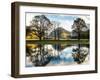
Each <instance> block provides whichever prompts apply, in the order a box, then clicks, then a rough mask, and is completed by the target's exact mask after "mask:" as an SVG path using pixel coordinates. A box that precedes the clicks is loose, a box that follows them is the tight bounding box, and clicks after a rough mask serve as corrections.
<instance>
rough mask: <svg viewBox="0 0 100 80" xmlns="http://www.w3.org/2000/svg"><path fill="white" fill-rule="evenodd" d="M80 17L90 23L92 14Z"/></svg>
mask: <svg viewBox="0 0 100 80" xmlns="http://www.w3.org/2000/svg"><path fill="white" fill-rule="evenodd" d="M77 17H79V18H82V19H83V20H85V22H86V23H90V16H77Z"/></svg>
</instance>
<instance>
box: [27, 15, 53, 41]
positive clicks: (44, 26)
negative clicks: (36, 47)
mask: <svg viewBox="0 0 100 80" xmlns="http://www.w3.org/2000/svg"><path fill="white" fill-rule="evenodd" d="M51 25H52V24H51V22H50V20H49V19H48V18H47V17H46V16H45V15H38V16H34V18H33V20H32V21H31V25H30V29H29V30H30V32H31V31H32V32H34V35H36V36H37V37H38V38H39V39H40V40H42V38H44V36H45V35H46V34H45V33H46V31H48V30H49V29H50V28H51ZM29 30H28V31H29Z"/></svg>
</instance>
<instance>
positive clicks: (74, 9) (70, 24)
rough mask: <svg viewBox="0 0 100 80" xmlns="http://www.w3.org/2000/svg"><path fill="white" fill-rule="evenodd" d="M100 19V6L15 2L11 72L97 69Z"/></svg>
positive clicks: (38, 73)
mask: <svg viewBox="0 0 100 80" xmlns="http://www.w3.org/2000/svg"><path fill="white" fill-rule="evenodd" d="M37 21H40V22H37ZM97 22H98V21H97V7H96V6H81V5H67V4H66V5H63V4H44V3H29V2H13V3H12V4H11V76H12V77H15V78H23V77H24V78H25V77H40V76H58V75H74V74H87V73H97V49H98V47H97V24H98V23H97ZM66 25H67V26H66ZM82 25H83V26H82ZM36 26H37V27H36ZM41 26H42V27H41ZM50 26H54V27H50ZM49 27H50V29H49ZM83 27H87V28H83ZM42 28H43V29H42ZM75 34H76V36H75ZM31 48H32V49H31ZM42 48H43V49H42ZM72 48H75V49H72ZM69 49H70V50H69ZM83 49H84V50H83ZM66 50H67V52H66ZM85 50H87V52H84V54H82V52H83V51H85ZM34 51H35V52H34ZM50 52H51V53H50ZM75 52H76V54H74V53H75ZM36 54H37V57H36ZM40 54H41V55H40ZM45 54H46V55H47V57H46V55H45ZM58 54H59V55H58ZM34 55H35V57H34ZM48 55H49V56H48ZM39 56H40V57H39ZM44 56H45V57H44ZM77 56H78V57H77ZM83 56H84V57H83ZM85 56H86V57H85ZM58 57H59V58H58ZM36 59H37V60H36ZM29 60H30V62H29Z"/></svg>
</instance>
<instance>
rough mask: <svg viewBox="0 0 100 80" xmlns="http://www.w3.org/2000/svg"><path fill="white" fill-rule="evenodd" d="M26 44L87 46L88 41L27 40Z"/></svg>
mask: <svg viewBox="0 0 100 80" xmlns="http://www.w3.org/2000/svg"><path fill="white" fill-rule="evenodd" d="M26 43H29V44H34V43H38V44H89V40H88V39H80V40H77V39H71V40H32V39H27V40H26Z"/></svg>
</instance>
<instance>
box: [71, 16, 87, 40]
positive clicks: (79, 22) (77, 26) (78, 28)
mask: <svg viewBox="0 0 100 80" xmlns="http://www.w3.org/2000/svg"><path fill="white" fill-rule="evenodd" d="M83 28H87V25H86V23H85V21H84V20H83V19H81V18H76V19H75V20H74V23H73V25H72V29H73V31H72V32H73V34H72V35H75V34H76V36H77V38H78V40H80V37H81V35H80V34H81V33H82V29H83Z"/></svg>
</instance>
